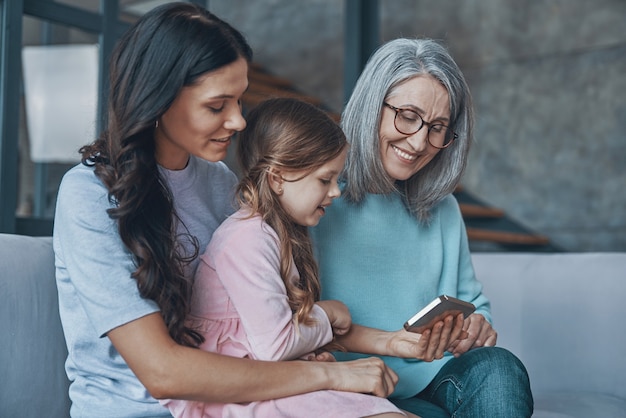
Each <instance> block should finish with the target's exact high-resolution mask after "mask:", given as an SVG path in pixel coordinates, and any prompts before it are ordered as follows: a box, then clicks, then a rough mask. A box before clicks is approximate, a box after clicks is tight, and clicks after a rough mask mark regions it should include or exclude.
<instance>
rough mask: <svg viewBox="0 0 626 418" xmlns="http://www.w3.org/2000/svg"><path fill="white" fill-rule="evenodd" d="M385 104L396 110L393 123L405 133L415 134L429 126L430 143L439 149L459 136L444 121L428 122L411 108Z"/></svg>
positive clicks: (398, 129)
mask: <svg viewBox="0 0 626 418" xmlns="http://www.w3.org/2000/svg"><path fill="white" fill-rule="evenodd" d="M383 104H384V105H385V106H387V107H388V108H389V109H391V110H393V111H394V112H396V116H395V117H394V119H393V125H394V126H395V127H396V130H397V131H398V132H400V133H401V134H403V135H413V134H414V133H416V132H417V131H419V130H420V129H422V127H423V126H424V125H426V126H428V134H427V135H426V139H427V140H428V143H429V144H430V145H432V146H433V147H435V148H438V149H444V148H448V147H449V146H450V144H452V142H454V140H455V139H457V138H458V137H459V136H458V135H457V134H456V133H455V132H454V131H453V130H452V129H450V128H448V127H447V126H446V125H444V124H443V123H429V122H426V121H425V120H424V119H422V117H421V116H420V115H419V113H417V112H415V111H413V110H411V109H402V108H399V107H395V106H392V105H390V104H389V103H387V102H383Z"/></svg>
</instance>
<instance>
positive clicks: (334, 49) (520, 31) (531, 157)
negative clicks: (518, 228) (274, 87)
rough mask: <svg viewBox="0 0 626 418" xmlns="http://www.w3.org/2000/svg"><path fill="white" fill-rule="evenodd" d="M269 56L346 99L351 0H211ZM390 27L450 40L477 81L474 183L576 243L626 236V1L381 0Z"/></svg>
mask: <svg viewBox="0 0 626 418" xmlns="http://www.w3.org/2000/svg"><path fill="white" fill-rule="evenodd" d="M210 6H211V8H212V10H213V11H215V12H216V13H217V14H218V15H220V16H222V17H224V18H225V19H226V20H228V21H230V22H231V23H233V24H234V25H235V26H236V27H238V28H240V29H241V30H242V31H243V32H244V33H245V34H246V35H247V37H248V38H249V40H250V42H251V44H252V46H253V48H254V50H255V54H256V61H258V62H259V63H261V64H263V65H264V66H265V67H266V68H268V69H269V70H270V71H271V72H273V73H275V74H277V75H280V76H283V77H286V78H289V79H291V80H293V82H294V84H295V85H297V86H298V88H299V89H301V90H302V91H303V92H305V93H308V94H312V95H316V96H318V97H320V98H321V99H322V100H323V101H324V102H325V103H326V104H327V105H328V106H329V107H331V108H332V109H334V110H337V111H340V110H341V107H342V105H343V39H344V34H343V28H344V2H343V1H341V0H308V1H296V2H294V1H290V0H254V1H252V0H233V1H229V2H217V1H215V2H211V3H210ZM380 12H381V41H385V40H388V39H392V38H395V37H398V36H428V37H432V38H435V39H439V40H441V41H443V42H444V43H445V44H446V45H447V46H448V47H449V49H450V51H451V52H452V54H453V56H454V57H455V58H456V60H457V62H458V63H459V65H460V66H461V68H462V69H463V71H464V72H465V74H466V76H467V78H468V81H469V83H470V86H471V88H472V91H473V95H474V99H475V104H476V112H477V124H476V143H475V146H474V148H473V150H472V155H471V161H470V164H469V167H468V170H467V172H466V175H465V177H464V179H463V185H464V186H465V188H466V189H467V190H468V191H469V192H471V193H472V194H474V195H476V196H477V197H479V198H480V199H482V200H484V201H485V202H487V203H489V204H491V205H493V206H497V207H500V208H502V209H504V210H505V211H506V213H507V215H509V216H510V217H512V218H513V219H515V220H517V221H518V222H520V223H522V224H523V225H526V226H527V227H529V228H531V229H533V230H535V231H537V232H539V233H542V234H544V235H547V236H549V237H550V238H551V239H552V240H553V241H554V242H555V243H556V244H558V245H559V246H561V247H563V248H565V249H567V250H571V251H625V250H626V1H624V0H595V1H589V0H529V1H523V2H520V1H518V0H473V1H470V0H464V1H458V0H439V1H437V2H434V1H432V0H380Z"/></svg>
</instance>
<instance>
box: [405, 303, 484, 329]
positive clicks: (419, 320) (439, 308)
mask: <svg viewBox="0 0 626 418" xmlns="http://www.w3.org/2000/svg"><path fill="white" fill-rule="evenodd" d="M475 310H476V307H475V306H474V305H473V304H471V303H469V302H465V301H464V300H461V299H457V298H454V297H452V296H447V295H441V296H439V297H437V298H436V299H434V300H433V301H432V302H430V303H429V304H428V305H426V307H424V309H422V310H421V311H419V312H418V313H416V314H415V315H413V316H412V317H411V318H410V319H409V320H408V321H406V322H405V323H404V329H406V330H407V331H410V332H417V333H419V334H421V333H422V332H424V331H425V330H427V329H429V328H432V327H433V325H435V323H436V322H437V321H441V320H443V318H445V317H446V316H448V315H452V316H457V315H458V314H460V313H462V314H463V318H467V317H468V316H469V315H470V314H471V313H472V312H474V311H475Z"/></svg>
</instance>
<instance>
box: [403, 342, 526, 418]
mask: <svg viewBox="0 0 626 418" xmlns="http://www.w3.org/2000/svg"><path fill="white" fill-rule="evenodd" d="M391 401H392V402H393V403H395V404H396V405H398V407H400V408H402V409H405V410H407V411H410V412H413V413H414V414H417V415H420V416H421V417H423V418H440V417H441V418H444V417H445V418H450V417H452V418H485V417H489V418H526V417H530V416H531V415H532V413H533V397H532V393H531V391H530V381H529V378H528V373H527V372H526V368H525V367H524V365H523V364H522V362H521V361H519V359H518V358H517V357H515V356H514V355H513V354H512V353H511V352H509V351H507V350H505V349H503V348H499V347H483V348H475V349H473V350H470V351H468V352H467V353H465V354H463V355H462V356H460V357H458V358H454V359H452V360H450V361H448V362H447V363H446V364H445V365H444V366H443V367H442V368H441V370H440V371H439V373H437V375H436V376H435V378H434V379H433V380H432V382H430V384H429V385H428V386H427V387H426V389H424V390H423V391H422V392H420V393H418V394H417V395H416V396H415V397H414V398H409V399H391Z"/></svg>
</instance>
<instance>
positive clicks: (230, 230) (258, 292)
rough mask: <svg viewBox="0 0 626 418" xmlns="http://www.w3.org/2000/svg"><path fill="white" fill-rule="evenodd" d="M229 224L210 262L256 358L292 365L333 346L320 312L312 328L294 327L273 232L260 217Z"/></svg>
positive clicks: (219, 236)
mask: <svg viewBox="0 0 626 418" xmlns="http://www.w3.org/2000/svg"><path fill="white" fill-rule="evenodd" d="M235 216H236V215H235ZM230 221H232V219H230V220H229V221H227V225H224V226H225V227H224V228H220V230H218V232H216V237H215V238H216V242H217V243H218V245H215V246H211V248H212V252H211V254H209V257H210V262H211V263H213V264H214V266H215V270H216V272H217V275H218V277H219V279H220V281H221V283H222V285H223V286H224V288H225V289H226V291H227V292H228V296H229V297H230V299H231V302H232V303H233V305H234V307H235V309H236V310H237V312H238V314H239V316H240V318H241V322H242V324H243V327H244V329H245V332H246V335H247V337H248V340H249V343H250V347H251V349H252V354H253V355H254V357H255V358H257V359H260V360H292V359H295V358H298V357H301V356H302V355H304V354H306V353H309V352H311V351H313V350H315V349H317V348H318V347H320V346H323V345H325V344H327V343H328V342H330V341H331V339H332V330H331V327H330V323H329V320H328V317H327V316H326V314H325V312H324V311H323V310H322V309H321V308H320V307H319V306H317V305H315V306H314V308H313V310H312V311H311V316H312V318H313V319H314V320H315V322H314V324H312V325H310V326H306V325H302V324H301V325H296V323H295V317H294V315H293V314H292V312H291V308H290V307H289V304H288V299H287V293H286V288H285V285H284V283H283V281H282V279H281V277H280V274H279V271H280V253H279V247H278V245H277V242H278V237H277V236H276V234H275V232H274V231H273V230H272V229H271V228H270V227H269V226H268V225H267V224H265V223H262V221H261V219H260V218H259V217H255V218H251V219H245V220H242V219H238V220H234V221H233V222H230ZM293 274H295V275H297V272H296V271H295V268H294V272H293Z"/></svg>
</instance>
